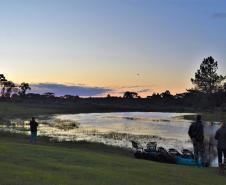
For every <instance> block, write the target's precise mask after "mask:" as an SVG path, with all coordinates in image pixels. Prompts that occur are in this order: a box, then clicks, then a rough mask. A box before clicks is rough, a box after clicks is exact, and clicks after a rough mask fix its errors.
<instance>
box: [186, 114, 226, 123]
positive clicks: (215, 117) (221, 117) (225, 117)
mask: <svg viewBox="0 0 226 185" xmlns="http://www.w3.org/2000/svg"><path fill="white" fill-rule="evenodd" d="M200 114H201V115H202V119H203V120H204V121H211V122H212V121H213V122H216V121H217V122H221V121H226V113H225V112H204V113H200ZM183 117H184V118H185V119H187V120H196V115H185V116H183Z"/></svg>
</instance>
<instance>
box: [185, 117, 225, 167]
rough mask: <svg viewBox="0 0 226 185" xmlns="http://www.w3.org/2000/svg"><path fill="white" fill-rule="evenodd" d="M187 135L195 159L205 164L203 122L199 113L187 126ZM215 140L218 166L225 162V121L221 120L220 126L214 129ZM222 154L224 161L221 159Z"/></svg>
mask: <svg viewBox="0 0 226 185" xmlns="http://www.w3.org/2000/svg"><path fill="white" fill-rule="evenodd" d="M188 135H189V136H190V138H191V140H192V143H193V147H194V157H195V160H196V161H197V163H198V161H199V160H201V162H202V165H203V166H206V165H207V161H206V151H205V144H204V124H203V122H202V117H201V115H198V116H197V118H196V121H195V122H193V123H192V124H191V126H190V127H189V131H188ZM214 135H215V137H214V138H215V140H216V141H217V153H218V163H219V167H222V166H223V165H224V164H226V122H225V121H222V123H221V127H220V128H219V129H218V130H217V131H216V133H215V134H214ZM223 155H224V161H223Z"/></svg>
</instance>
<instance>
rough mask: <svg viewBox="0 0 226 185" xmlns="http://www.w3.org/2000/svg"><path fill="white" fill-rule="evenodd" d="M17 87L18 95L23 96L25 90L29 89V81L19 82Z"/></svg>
mask: <svg viewBox="0 0 226 185" xmlns="http://www.w3.org/2000/svg"><path fill="white" fill-rule="evenodd" d="M19 88H20V90H19V94H20V96H25V94H26V92H27V90H31V87H30V85H29V83H25V82H23V83H21V84H20V86H19Z"/></svg>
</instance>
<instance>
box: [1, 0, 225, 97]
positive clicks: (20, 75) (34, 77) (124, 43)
mask: <svg viewBox="0 0 226 185" xmlns="http://www.w3.org/2000/svg"><path fill="white" fill-rule="evenodd" d="M210 55H211V56H213V57H214V58H215V59H216V60H217V61H218V63H219V73H221V74H223V75H226V1H225V0H0V73H3V74H5V76H6V77H7V79H9V80H12V81H15V82H17V83H19V82H23V81H26V82H29V83H31V84H33V91H36V92H45V91H52V92H55V93H56V94H57V95H61V94H78V95H80V96H101V95H105V94H107V93H110V94H112V95H114V94H115V95H121V94H122V93H123V92H124V91H125V90H132V91H137V92H139V94H141V95H142V96H146V95H151V94H152V93H153V92H161V91H164V90H167V89H168V90H170V91H171V92H172V93H177V92H183V91H185V90H186V89H187V88H190V87H192V84H191V83H190V78H191V77H193V76H194V73H195V71H196V70H197V69H198V67H199V65H200V63H201V61H202V60H203V58H204V57H208V56H210Z"/></svg>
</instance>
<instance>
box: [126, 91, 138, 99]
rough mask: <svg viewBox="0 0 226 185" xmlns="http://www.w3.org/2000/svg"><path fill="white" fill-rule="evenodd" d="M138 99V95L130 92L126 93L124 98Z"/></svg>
mask: <svg viewBox="0 0 226 185" xmlns="http://www.w3.org/2000/svg"><path fill="white" fill-rule="evenodd" d="M137 97H138V93H136V92H130V91H126V92H125V93H124V95H123V98H137Z"/></svg>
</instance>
